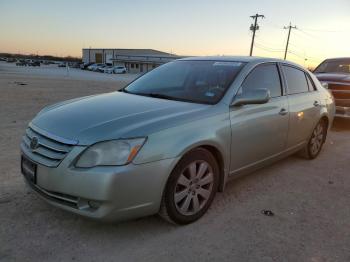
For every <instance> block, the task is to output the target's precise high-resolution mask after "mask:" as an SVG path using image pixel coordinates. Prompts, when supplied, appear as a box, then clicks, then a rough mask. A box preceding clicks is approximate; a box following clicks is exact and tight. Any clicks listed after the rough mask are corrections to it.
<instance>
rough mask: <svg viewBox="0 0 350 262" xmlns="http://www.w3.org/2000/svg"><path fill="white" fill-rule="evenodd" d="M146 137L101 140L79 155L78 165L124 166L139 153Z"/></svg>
mask: <svg viewBox="0 0 350 262" xmlns="http://www.w3.org/2000/svg"><path fill="white" fill-rule="evenodd" d="M145 141H146V138H135V139H125V140H124V139H122V140H111V141H106V142H100V143H97V144H94V145H92V146H90V147H88V148H87V149H86V150H85V151H84V152H83V153H82V155H81V156H80V157H79V159H78V161H77V163H76V164H75V166H76V167H85V168H86V167H95V166H122V165H126V164H129V163H130V162H131V161H132V160H133V159H134V157H135V156H136V155H137V153H138V152H139V150H140V149H141V147H142V146H143V144H144V143H145Z"/></svg>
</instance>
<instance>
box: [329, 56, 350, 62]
mask: <svg viewBox="0 0 350 262" xmlns="http://www.w3.org/2000/svg"><path fill="white" fill-rule="evenodd" d="M344 60H350V57H337V58H327V59H326V60H325V61H344Z"/></svg>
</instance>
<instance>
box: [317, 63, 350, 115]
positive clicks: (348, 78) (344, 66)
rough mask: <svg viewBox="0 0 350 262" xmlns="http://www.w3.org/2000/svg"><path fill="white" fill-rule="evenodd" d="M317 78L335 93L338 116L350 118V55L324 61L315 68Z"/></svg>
mask: <svg viewBox="0 0 350 262" xmlns="http://www.w3.org/2000/svg"><path fill="white" fill-rule="evenodd" d="M314 73H315V74H316V76H317V78H318V79H319V80H320V81H321V83H323V84H324V85H325V86H326V87H327V88H328V89H329V90H330V91H331V92H332V94H333V96H334V98H335V105H336V116H337V117H343V118H350V57H348V58H333V59H327V60H325V61H324V62H322V63H321V64H320V65H319V66H318V67H317V68H316V69H315V70H314Z"/></svg>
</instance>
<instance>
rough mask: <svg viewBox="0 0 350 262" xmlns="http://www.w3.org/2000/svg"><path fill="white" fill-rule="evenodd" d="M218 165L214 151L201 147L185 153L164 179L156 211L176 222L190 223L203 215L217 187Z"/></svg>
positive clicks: (168, 219)
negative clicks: (160, 199)
mask: <svg viewBox="0 0 350 262" xmlns="http://www.w3.org/2000/svg"><path fill="white" fill-rule="evenodd" d="M218 178H219V167H218V164H217V162H216V160H215V158H214V157H213V155H212V154H211V153H210V152H209V151H207V150H205V149H202V148H198V149H195V150H193V151H191V152H190V153H188V154H187V155H185V156H184V157H183V158H182V160H180V162H179V163H178V164H177V165H176V167H175V169H174V170H173V172H172V173H171V175H170V177H169V180H168V182H167V185H166V188H165V191H164V193H163V199H162V204H161V209H160V212H159V214H160V215H161V217H163V218H164V219H166V220H167V221H169V222H172V223H175V224H189V223H192V222H194V221H196V220H198V219H199V218H200V217H202V216H203V215H204V214H205V212H206V211H207V210H208V208H209V206H210V205H211V203H212V201H213V199H214V197H215V194H216V191H217V188H218Z"/></svg>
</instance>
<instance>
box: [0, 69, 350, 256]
mask: <svg viewBox="0 0 350 262" xmlns="http://www.w3.org/2000/svg"><path fill="white" fill-rule="evenodd" d="M134 77H135V76H133V75H113V76H110V75H104V74H99V73H92V72H83V71H80V70H78V69H71V70H70V72H69V75H67V72H66V69H64V68H56V67H53V66H47V67H41V68H18V67H16V66H14V65H13V64H6V63H1V62H0V150H1V154H0V167H1V173H0V261H70V260H76V261H254V262H255V261H311V262H321V261H350V172H349V170H350V161H349V160H350V159H349V157H350V139H349V138H350V121H344V120H339V119H337V120H336V122H335V124H334V127H333V129H332V132H330V134H329V136H328V140H327V142H326V145H325V147H324V150H323V152H322V153H321V154H320V156H319V157H318V158H317V159H316V160H314V161H306V160H303V159H301V158H298V157H296V156H292V157H289V158H288V159H285V160H283V161H280V162H278V163H276V164H275V165H273V166H271V167H268V168H265V169H263V170H260V171H258V172H255V173H253V174H251V175H249V176H245V177H243V178H240V179H237V180H236V181H232V182H231V183H230V184H229V185H228V186H227V188H226V191H225V192H224V193H220V194H218V195H217V197H216V199H215V201H214V203H213V206H212V208H211V209H210V210H209V212H208V213H207V214H206V215H205V216H204V217H203V218H202V219H201V220H199V221H198V222H197V223H194V224H192V225H188V226H183V227H176V226H173V225H170V224H168V223H166V222H163V221H162V220H161V219H160V218H158V217H157V216H152V217H147V218H143V219H139V220H135V221H130V222H125V223H121V224H100V223H97V222H94V221H91V220H87V219H84V218H81V217H79V216H76V215H72V214H70V213H66V212H64V211H62V210H59V209H56V208H54V207H51V206H49V205H47V204H46V203H45V202H43V201H41V200H40V199H39V198H38V197H37V196H36V195H35V194H34V193H30V192H28V191H27V190H26V188H25V185H24V181H23V179H22V176H21V174H20V168H19V157H20V152H19V144H20V141H21V136H22V134H23V132H24V130H25V127H26V125H27V124H28V122H29V121H30V120H31V119H32V118H33V117H34V115H35V114H36V113H37V112H38V111H39V110H40V109H41V108H42V107H44V106H46V105H48V104H52V103H55V102H57V101H61V100H66V99H69V98H73V97H79V96H85V95H90V94H95V93H103V92H110V91H113V90H116V89H118V88H120V87H122V86H123V85H125V84H126V83H127V82H129V81H131V80H132V79H133V78H134ZM263 209H268V210H272V211H273V212H274V214H275V215H274V216H272V217H268V216H264V215H263V214H262V213H261V210H263Z"/></svg>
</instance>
